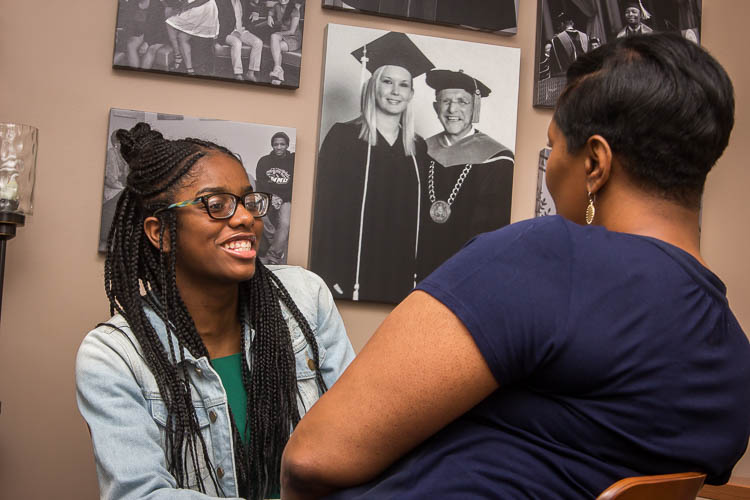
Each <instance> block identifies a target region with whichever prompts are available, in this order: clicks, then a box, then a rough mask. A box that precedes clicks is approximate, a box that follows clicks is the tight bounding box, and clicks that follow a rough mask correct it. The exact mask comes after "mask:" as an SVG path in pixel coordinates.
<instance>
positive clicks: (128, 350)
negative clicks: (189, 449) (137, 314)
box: [76, 328, 215, 500]
mask: <svg viewBox="0 0 750 500" xmlns="http://www.w3.org/2000/svg"><path fill="white" fill-rule="evenodd" d="M138 357H139V355H138V353H137V352H136V350H135V348H133V347H132V345H130V344H129V341H128V340H127V339H126V338H125V337H124V336H123V335H122V334H120V333H119V332H117V331H111V332H110V331H107V330H106V329H103V328H99V329H97V330H95V331H94V332H92V333H90V334H89V335H88V336H87V337H86V338H85V339H84V341H83V343H82V344H81V347H80V348H79V350H78V356H77V358H76V389H77V399H78V408H79V410H80V412H81V415H83V418H84V419H85V420H86V423H87V424H88V426H89V432H90V433H91V441H92V443H93V446H94V459H95V461H96V468H97V475H98V478H99V488H100V492H101V498H102V499H117V500H128V499H132V500H136V499H138V500H140V499H150V500H169V499H186V500H187V499H194V500H199V499H208V498H215V497H210V496H208V495H205V494H202V493H199V492H197V491H193V490H187V489H177V481H176V480H175V478H174V476H172V475H171V474H170V473H169V471H168V469H167V464H166V457H165V454H164V450H163V448H162V447H161V440H160V433H159V428H158V425H157V424H156V422H155V421H154V419H153V417H152V416H151V413H150V412H149V409H148V405H147V401H146V399H145V398H144V396H143V392H142V389H141V387H140V385H139V384H138V382H137V381H136V379H135V376H134V367H133V363H132V362H131V360H132V359H138ZM209 481H210V480H209Z"/></svg>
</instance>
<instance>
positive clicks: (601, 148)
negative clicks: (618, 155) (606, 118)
mask: <svg viewBox="0 0 750 500" xmlns="http://www.w3.org/2000/svg"><path fill="white" fill-rule="evenodd" d="M584 151H585V154H586V158H585V159H584V168H585V171H586V190H587V191H588V192H589V193H591V194H595V193H596V192H597V191H599V190H600V189H601V188H602V187H604V185H605V184H606V183H607V181H608V180H609V175H610V173H611V172H612V148H611V147H610V146H609V143H608V142H607V139H605V138H604V137H602V136H601V135H598V134H597V135H592V136H591V137H589V139H588V140H587V141H586V146H585V148H584Z"/></svg>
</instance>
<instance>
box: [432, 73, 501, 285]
mask: <svg viewBox="0 0 750 500" xmlns="http://www.w3.org/2000/svg"><path fill="white" fill-rule="evenodd" d="M427 85H429V86H430V87H432V88H433V89H435V103H434V104H433V106H434V108H435V112H436V113H437V116H438V120H440V123H441V124H442V125H443V129H444V130H443V132H440V133H439V134H436V135H433V136H432V137H430V138H428V139H427V154H428V156H429V157H430V158H429V163H428V167H427V172H426V177H427V182H425V183H424V186H423V189H422V196H423V203H424V204H425V210H424V211H423V216H422V227H421V229H420V233H419V236H420V241H419V256H418V274H419V277H420V278H424V277H426V276H427V275H428V274H429V273H431V272H432V271H433V270H434V269H435V268H437V267H438V266H439V265H440V264H442V263H443V262H444V261H445V260H446V259H447V258H449V257H450V256H451V255H453V254H454V253H456V252H457V251H458V250H459V249H460V248H461V247H462V246H463V245H464V243H466V242H467V241H468V240H469V239H471V238H473V237H474V236H476V235H477V234H479V233H484V232H487V231H492V230H495V229H498V228H500V227H503V226H505V225H507V224H508V223H509V222H510V202H511V194H512V190H513V165H514V157H513V151H511V150H510V149H509V148H508V147H506V146H504V145H503V144H500V143H499V142H498V141H496V140H495V139H493V138H492V137H490V136H488V135H487V134H485V133H483V132H481V131H480V130H478V129H477V128H476V127H475V126H474V124H475V123H478V122H479V117H480V110H481V101H482V98H483V97H487V96H488V95H489V94H490V92H491V90H490V89H489V88H488V87H487V86H486V85H485V84H484V83H482V82H481V81H479V80H477V79H476V78H473V77H471V76H469V75H467V74H466V73H464V72H462V71H449V70H444V69H435V70H432V71H430V72H429V73H427Z"/></svg>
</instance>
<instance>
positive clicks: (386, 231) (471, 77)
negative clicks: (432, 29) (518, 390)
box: [310, 24, 520, 303]
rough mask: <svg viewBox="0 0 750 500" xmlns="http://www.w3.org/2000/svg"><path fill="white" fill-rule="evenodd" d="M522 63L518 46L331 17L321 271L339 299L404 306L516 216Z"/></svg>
mask: <svg viewBox="0 0 750 500" xmlns="http://www.w3.org/2000/svg"><path fill="white" fill-rule="evenodd" d="M489 62H491V64H489ZM519 65H520V51H519V49H516V48H509V47H502V46H496V45H488V44H481V43H474V42H466V41H462V40H451V39H445V38H437V37H430V36H423V35H412V34H405V33H399V32H394V31H384V30H375V29H369V28H358V27H354V26H343V25H337V24H329V25H328V27H327V34H326V54H325V67H324V82H323V103H322V106H321V118H320V129H319V133H320V136H319V140H320V150H319V154H318V161H317V167H316V182H315V196H314V213H313V228H312V241H311V248H310V269H311V270H312V271H314V272H316V273H318V274H319V275H320V276H321V277H322V278H323V279H324V280H325V281H326V283H327V284H328V286H329V287H330V289H331V291H332V293H333V296H334V298H338V299H349V300H354V301H373V302H385V303H397V302H399V301H401V300H402V299H403V298H404V297H406V295H407V294H408V293H409V292H410V291H411V290H412V288H413V287H414V286H415V284H416V283H418V282H419V281H421V280H422V279H423V278H424V277H426V276H427V275H428V274H430V273H431V272H432V271H433V270H434V269H435V268H437V267H438V266H439V265H440V264H442V262H444V261H445V260H446V259H448V258H449V257H450V256H451V255H453V254H454V253H455V252H456V251H458V250H459V249H460V248H461V247H462V246H463V245H464V244H465V243H466V241H468V240H469V239H471V238H472V237H473V236H475V235H477V234H479V233H482V232H486V231H492V230H494V229H498V228H500V227H502V226H504V225H507V224H508V223H509V222H510V207H511V195H512V190H513V170H514V152H515V142H516V115H517V108H518V80H519Z"/></svg>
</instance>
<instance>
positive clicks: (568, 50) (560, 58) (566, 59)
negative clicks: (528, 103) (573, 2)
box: [550, 12, 589, 76]
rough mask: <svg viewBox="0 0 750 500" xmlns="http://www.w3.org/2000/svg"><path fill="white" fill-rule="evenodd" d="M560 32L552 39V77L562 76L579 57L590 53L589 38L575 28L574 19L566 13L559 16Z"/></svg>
mask: <svg viewBox="0 0 750 500" xmlns="http://www.w3.org/2000/svg"><path fill="white" fill-rule="evenodd" d="M557 19H559V20H560V32H559V33H557V34H556V35H555V36H553V37H552V60H551V62H550V67H551V70H552V76H562V75H565V72H566V71H568V67H570V65H571V64H572V63H573V61H575V60H576V59H578V56H580V55H581V54H584V53H586V52H588V50H589V37H588V35H586V33H584V32H583V31H578V30H577V29H576V28H575V24H574V22H573V18H572V17H570V16H569V15H567V14H566V13H565V12H561V13H560V14H558V16H557Z"/></svg>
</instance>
